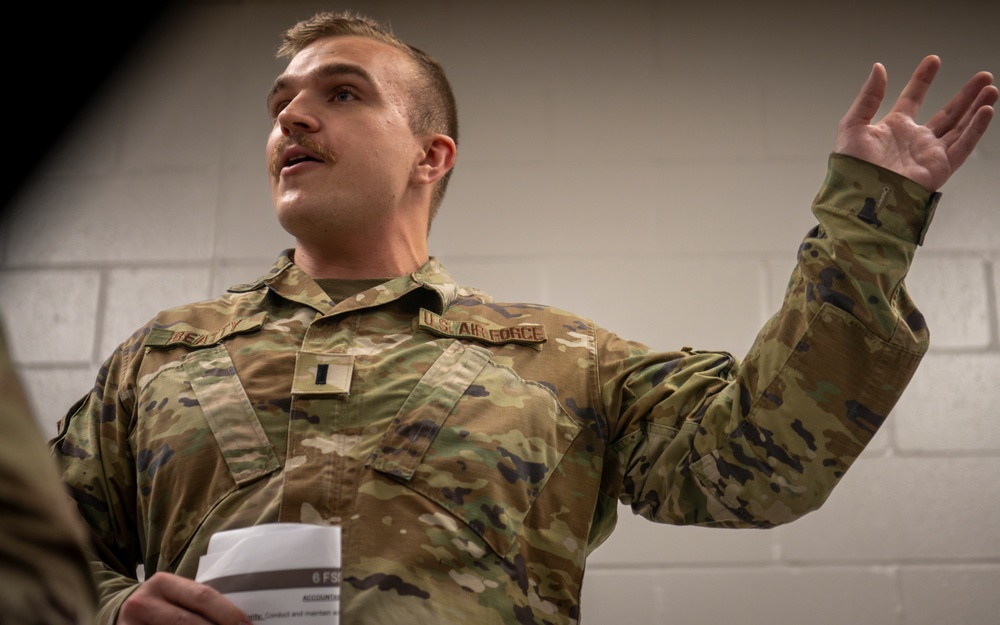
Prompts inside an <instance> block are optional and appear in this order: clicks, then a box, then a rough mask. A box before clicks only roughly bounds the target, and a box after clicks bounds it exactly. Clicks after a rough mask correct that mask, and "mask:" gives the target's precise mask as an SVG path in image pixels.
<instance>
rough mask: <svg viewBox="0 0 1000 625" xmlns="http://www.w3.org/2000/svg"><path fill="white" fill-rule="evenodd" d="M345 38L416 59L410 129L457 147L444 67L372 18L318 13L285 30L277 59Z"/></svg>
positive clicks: (442, 185)
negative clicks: (434, 135)
mask: <svg viewBox="0 0 1000 625" xmlns="http://www.w3.org/2000/svg"><path fill="white" fill-rule="evenodd" d="M345 36H355V37H367V38H368V39H374V40H375V41H380V42H382V43H385V44H388V45H390V46H392V47H394V48H398V49H399V50H402V51H403V52H405V53H406V54H407V56H409V57H410V58H411V59H413V61H414V63H416V66H417V71H418V74H419V75H420V78H421V79H420V80H419V81H418V84H415V85H412V86H411V88H410V98H411V100H412V104H413V106H412V107H411V108H412V110H410V113H409V114H410V130H412V131H413V132H414V134H427V133H440V134H444V135H448V136H449V137H451V138H452V140H453V141H454V142H455V144H456V145H457V144H458V107H457V106H456V104H455V94H454V93H452V90H451V84H450V83H449V82H448V78H447V76H445V73H444V68H443V67H441V64H440V63H438V62H437V61H436V60H434V58H432V57H431V56H430V55H429V54H427V53H426V52H424V51H423V50H420V49H418V48H415V47H413V46H411V45H410V44H408V43H406V42H404V41H403V40H402V39H400V38H398V37H396V35H394V34H392V31H391V30H390V29H389V28H388V27H386V26H384V25H383V24H381V23H379V22H377V21H376V20H373V19H371V18H370V17H366V16H364V15H360V14H358V13H354V12H352V11H344V12H342V13H329V12H323V13H317V14H316V15H313V16H312V17H310V18H309V19H307V20H302V21H301V22H299V23H298V24H296V25H295V26H292V27H291V28H289V29H288V30H286V31H285V33H284V34H283V35H282V39H281V47H279V48H278V53H277V55H276V56H278V58H281V57H286V56H287V57H291V56H295V55H296V54H298V53H299V52H301V51H302V49H303V48H305V47H307V46H308V45H310V44H312V43H313V42H315V41H317V40H319V39H323V38H325V37H345ZM451 171H452V170H449V171H448V172H447V173H446V174H445V175H444V176H443V177H442V178H441V179H440V180H439V181H438V183H437V186H436V187H435V189H434V194H433V195H432V196H431V207H430V209H431V214H430V217H431V219H432V220H433V219H434V216H435V215H436V214H437V211H438V208H440V206H441V201H442V200H443V199H444V192H445V190H446V189H447V188H448V180H449V179H450V178H451Z"/></svg>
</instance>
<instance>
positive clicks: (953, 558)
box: [0, 0, 1000, 625]
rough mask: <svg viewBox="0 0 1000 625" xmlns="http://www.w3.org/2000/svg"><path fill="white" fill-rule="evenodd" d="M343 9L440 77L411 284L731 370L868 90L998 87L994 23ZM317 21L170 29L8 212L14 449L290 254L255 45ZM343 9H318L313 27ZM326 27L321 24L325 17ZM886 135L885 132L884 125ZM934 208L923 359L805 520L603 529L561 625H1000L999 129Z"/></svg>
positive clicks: (922, 6)
mask: <svg viewBox="0 0 1000 625" xmlns="http://www.w3.org/2000/svg"><path fill="white" fill-rule="evenodd" d="M678 4H681V3H666V2H659V1H656V0H645V1H639V0H636V1H618V2H611V1H607V0H579V1H574V2H568V1H566V2H560V1H554V0H550V1H529V0H507V1H505V2H489V1H485V0H472V1H470V0H462V1H459V0H428V1H422V2H402V1H394V0H368V1H360V2H357V3H355V4H354V5H352V7H350V8H355V9H358V10H360V11H362V12H365V13H369V14H372V15H374V16H375V17H378V18H380V19H383V20H386V21H389V22H391V24H392V25H393V27H394V29H395V30H396V32H397V33H398V34H400V35H401V36H402V37H403V38H404V39H407V40H408V41H411V42H412V43H414V44H415V45H417V46H419V47H422V48H424V49H427V50H429V51H431V52H432V53H434V54H435V55H436V56H437V57H438V58H439V59H440V60H441V61H442V62H443V63H444V64H445V66H446V68H448V70H449V73H450V76H451V78H452V80H453V82H454V86H455V89H456V92H457V96H458V99H459V106H460V114H461V122H462V136H461V143H460V150H459V154H460V156H459V164H458V169H457V171H456V173H455V177H454V179H453V182H452V188H451V190H450V191H449V196H448V198H447V199H446V201H445V205H444V207H443V209H442V212H441V215H440V217H439V220H438V221H437V222H436V223H435V225H434V228H433V231H432V236H431V248H432V253H434V254H435V255H437V256H439V257H440V258H442V260H443V261H444V262H445V264H446V265H447V266H448V267H449V268H450V269H451V270H452V272H453V273H454V274H455V275H456V277H458V278H459V279H460V281H463V282H465V283H468V284H474V285H476V286H480V287H482V288H484V289H486V290H488V291H491V292H492V293H493V294H494V295H495V296H496V297H497V298H498V299H508V300H526V301H540V302H544V303H549V304H553V305H557V306H561V307H564V308H569V309H573V310H578V311H580V312H583V313H585V314H588V315H590V316H592V317H593V318H595V319H596V320H597V321H598V322H600V323H601V324H602V325H604V326H606V327H609V328H611V329H613V330H615V331H617V332H618V333H620V334H622V335H624V336H627V337H629V338H634V339H637V340H642V341H645V342H647V343H649V344H651V345H653V346H656V347H660V348H663V349H673V348H677V347H681V346H684V345H691V346H695V347H699V348H705V349H726V350H729V351H732V352H734V353H737V354H740V353H742V352H744V351H745V350H746V349H747V347H748V346H749V345H750V343H751V341H752V339H753V336H754V334H755V332H756V330H757V328H758V327H759V325H760V324H761V323H762V322H763V321H764V320H765V319H766V317H767V316H768V315H770V313H771V312H772V311H773V309H774V308H775V307H777V305H778V303H779V302H780V299H781V291H782V289H783V287H784V283H785V279H786V275H787V273H788V271H789V269H790V268H791V264H792V262H793V260H794V251H795V248H796V246H797V243H798V240H799V238H800V237H801V235H802V234H803V233H804V232H805V231H806V230H807V229H808V228H809V227H810V226H811V223H812V218H811V215H810V214H809V210H808V208H809V204H810V201H811V199H812V196H813V194H814V193H815V191H816V189H817V188H818V185H819V184H820V182H821V180H822V177H823V174H824V171H825V161H826V156H827V153H828V152H829V150H830V149H831V147H832V140H833V134H834V129H835V127H836V124H837V121H838V120H839V118H840V116H841V115H842V114H843V112H844V111H845V110H846V109H847V107H848V106H849V105H850V103H851V101H852V99H853V97H854V94H855V93H856V91H857V89H858V87H859V86H860V84H861V83H862V82H863V80H864V79H865V77H866V76H867V74H868V71H869V69H870V66H871V63H872V62H874V61H876V60H877V61H882V62H883V63H885V64H886V66H887V67H888V70H889V76H890V93H891V94H895V93H898V90H899V88H900V87H901V86H902V84H903V83H904V82H905V80H906V78H907V77H908V75H909V73H910V71H911V70H912V68H913V67H914V66H915V65H916V63H917V62H918V61H919V59H920V58H921V57H922V56H923V55H924V54H927V53H936V54H939V55H941V56H942V58H943V60H944V68H943V70H942V72H941V74H940V76H939V78H938V82H937V84H936V85H935V87H934V90H933V91H932V93H931V95H930V96H929V98H928V102H927V104H926V105H925V110H926V111H927V113H926V114H924V115H922V118H923V119H926V118H927V117H928V116H929V114H930V112H932V111H934V110H936V109H937V108H938V107H939V106H940V105H941V104H943V103H944V102H945V101H946V100H947V98H948V97H950V95H951V94H952V93H954V92H955V91H956V90H957V89H958V88H959V86H960V85H961V84H962V83H963V82H964V81H965V80H966V79H967V78H968V77H969V76H970V75H971V74H972V73H974V72H975V71H977V70H980V69H987V70H991V71H993V72H994V73H998V74H1000V43H997V39H996V36H995V28H996V24H998V23H1000V5H997V4H996V3H989V2H982V1H980V0H954V1H952V2H949V3H947V4H946V5H941V4H940V3H932V2H926V1H923V0H920V1H911V2H905V3H904V2H883V3H870V2H863V1H861V0H842V1H840V2H836V3H826V4H824V5H823V6H822V7H813V6H811V5H808V4H807V3H799V4H801V5H803V6H808V8H799V9H790V8H789V7H790V6H791V3H768V2H763V3H743V2H716V3H711V4H705V5H699V6H698V7H695V6H694V5H693V3H687V4H686V5H685V6H677V5H678ZM319 8H329V6H328V5H327V6H324V5H321V4H320V3H316V2H280V3H278V2H264V1H251V0H246V1H236V0H230V1H224V0H220V1H215V2H207V3H184V4H181V5H178V7H177V9H176V10H175V11H174V12H173V13H172V15H171V17H170V19H167V20H165V21H164V22H163V23H162V25H161V26H160V28H159V29H158V31H157V33H156V35H155V36H152V37H150V39H149V40H148V42H147V45H146V47H145V48H144V49H143V50H142V51H141V53H138V54H135V55H134V58H133V59H132V60H131V62H130V63H129V64H128V66H127V67H126V68H125V69H123V70H122V71H121V72H120V75H119V76H118V77H117V79H116V81H115V82H114V83H113V85H112V86H111V87H109V88H108V89H107V91H106V92H105V93H103V94H101V96H100V97H99V98H98V100H97V101H96V102H95V103H94V104H93V106H92V107H91V108H90V109H89V110H88V111H87V112H86V114H85V115H84V121H83V122H82V123H81V124H80V125H79V126H78V127H77V128H76V129H75V130H74V131H73V132H72V133H71V134H70V135H68V136H66V137H65V139H64V141H62V149H61V150H60V151H59V153H58V154H57V155H56V156H55V157H54V158H52V159H50V160H49V161H48V162H47V163H46V165H45V167H44V168H42V169H40V170H39V171H38V172H37V174H36V176H35V178H34V179H33V180H32V181H31V183H30V184H29V185H27V186H26V188H25V190H24V192H23V193H22V194H21V195H20V196H19V197H18V198H17V200H16V201H15V202H14V204H13V206H12V207H10V209H9V210H8V211H7V212H6V214H5V216H4V221H3V223H2V236H0V313H2V315H3V317H4V323H5V326H6V328H7V333H8V335H9V341H10V343H11V344H12V350H13V355H14V358H15V361H16V364H17V365H18V366H19V369H20V372H21V375H22V377H23V379H24V380H25V382H26V385H27V386H28V388H29V392H30V393H31V396H32V398H33V402H34V407H35V410H36V413H37V417H38V419H39V421H40V424H41V425H42V426H43V427H44V428H45V429H46V431H47V433H49V434H51V433H52V432H53V431H54V423H55V421H56V419H58V418H60V417H61V416H62V414H63V413H64V412H65V411H66V409H67V408H68V407H69V405H70V404H72V403H73V401H75V400H76V399H77V398H78V397H79V396H80V395H82V394H83V393H84V392H85V391H86V390H87V389H88V388H89V387H90V385H91V384H92V383H93V378H94V375H95V373H96V370H97V367H98V366H99V364H100V362H101V361H102V360H103V358H104V357H106V356H107V354H108V353H109V352H110V351H111V350H112V349H113V347H114V345H115V344H117V343H118V342H119V341H121V340H122V339H124V338H125V337H126V336H127V335H128V334H129V333H131V332H132V330H134V329H135V328H136V327H137V326H138V325H140V324H142V323H143V322H144V321H145V320H146V319H148V318H149V317H150V316H151V315H152V314H153V313H155V312H156V311H157V310H158V309H161V308H164V307H167V306H171V305H174V304H178V303H182V302H185V301H190V300H196V299H202V298H205V297H209V296H210V295H212V294H215V293H218V292H220V291H221V290H222V289H224V288H225V287H226V286H227V285H229V284H233V283H237V282H241V281H245V280H248V279H251V278H253V277H256V276H257V275H259V274H260V273H262V272H263V271H264V270H265V269H266V268H267V267H268V265H269V264H270V262H271V260H273V258H274V256H275V255H276V254H277V253H278V252H279V251H280V250H281V249H282V248H284V247H288V246H290V244H291V240H290V238H289V237H288V236H287V235H286V234H285V233H284V232H282V231H281V229H280V228H279V227H278V226H277V224H276V223H275V221H274V219H273V217H272V215H271V209H270V205H269V196H268V191H267V182H266V179H265V175H264V166H263V164H264V157H263V146H264V140H265V136H266V133H267V130H268V124H269V121H268V118H267V115H266V112H265V108H264V95H265V92H266V90H267V88H268V87H269V85H270V82H271V80H272V79H273V77H274V76H275V75H276V74H277V73H278V72H279V71H280V70H281V68H282V67H283V64H282V63H281V62H278V61H276V60H274V59H273V57H272V53H273V50H274V49H275V47H276V45H277V36H278V33H279V32H280V31H281V30H282V29H284V28H285V27H287V26H289V25H290V24H292V23H293V22H294V21H296V20H297V19H301V18H304V17H307V16H308V15H310V14H311V13H312V12H314V10H316V9H319ZM335 8H341V7H335ZM343 8H347V7H343ZM884 110H887V107H886V108H885V109H884ZM994 125H995V127H994V128H993V129H992V132H991V134H990V135H989V136H988V137H987V138H986V139H985V140H984V141H983V142H982V144H981V145H980V147H979V149H978V150H977V151H976V153H975V154H973V155H972V157H971V158H970V159H969V161H968V162H967V163H966V165H965V167H964V168H963V169H962V170H961V171H960V172H959V174H958V175H957V176H955V178H954V179H953V180H952V181H951V182H950V183H949V184H948V185H947V186H946V187H945V188H944V192H945V196H944V200H943V202H942V205H941V207H940V210H939V212H938V214H937V216H936V219H935V223H934V226H933V228H932V230H931V232H930V234H929V236H928V238H927V244H926V245H925V246H924V248H923V249H921V250H920V253H919V255H918V258H917V261H916V264H915V265H914V267H913V270H912V272H911V275H910V278H909V287H910V290H911V292H912V293H913V295H914V297H915V299H916V300H917V302H918V303H919V304H921V306H922V309H923V311H924V313H925V315H926V317H927V318H928V320H929V323H930V326H931V329H932V351H931V352H930V354H929V355H928V356H927V358H926V359H925V362H924V364H923V365H922V367H921V369H920V370H919V372H918V373H917V375H916V377H915V378H914V380H913V383H912V385H911V388H910V389H909V390H908V391H907V394H906V395H905V396H904V398H903V401H902V403H901V404H900V405H899V406H898V407H897V409H896V410H895V411H894V413H893V415H892V416H891V418H890V420H889V421H888V422H887V424H886V426H885V428H884V430H883V431H882V432H880V433H879V435H878V437H877V438H876V440H875V442H874V443H873V445H872V446H871V447H870V448H869V449H868V450H866V452H865V454H864V456H863V457H862V459H861V460H860V461H859V462H858V463H857V464H856V466H855V468H854V469H852V471H851V472H850V473H849V474H848V475H847V476H846V478H845V479H844V481H843V483H842V485H841V486H840V488H839V489H838V491H837V492H835V493H834V494H833V496H832V497H831V499H830V500H829V502H828V503H827V505H826V506H825V507H824V508H823V509H821V510H820V511H818V512H816V513H814V514H812V515H810V516H808V517H806V518H805V519H803V520H801V521H799V522H797V523H794V524H792V525H789V526H787V527H784V528H779V529H776V530H771V531H722V530H708V529H699V528H671V527H662V526H655V525H653V524H651V523H648V522H646V521H643V520H639V519H636V518H634V517H632V515H631V514H630V513H629V512H628V511H627V510H625V509H623V510H622V518H621V521H620V527H619V531H618V532H617V533H616V534H615V535H614V536H613V537H612V538H611V539H610V540H609V541H608V542H607V543H606V544H605V545H604V546H602V547H601V548H600V549H599V550H598V551H597V552H596V553H595V554H594V555H593V556H592V558H591V560H590V564H589V568H588V574H587V580H586V587H585V594H584V609H583V618H584V622H586V623H591V624H600V623H615V622H624V621H627V622H630V623H636V624H645V623H650V624H651V623H686V624H698V623H718V622H732V621H736V620H739V622H742V623H765V622H777V623H792V622H811V623H823V624H826V623H829V624H840V623H872V624H873V625H874V624H879V625H883V624H892V625H924V624H926V625H931V624H934V625H939V624H970V625H988V624H992V623H996V622H997V618H998V616H997V615H998V614H1000V593H998V592H997V589H998V588H1000V514H998V513H1000V479H997V476H1000V335H998V328H1000V317H998V308H1000V301H998V294H1000V206H998V200H997V198H998V197H1000V175H998V174H1000V122H998V123H996V124H994Z"/></svg>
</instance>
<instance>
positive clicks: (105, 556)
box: [52, 331, 145, 623]
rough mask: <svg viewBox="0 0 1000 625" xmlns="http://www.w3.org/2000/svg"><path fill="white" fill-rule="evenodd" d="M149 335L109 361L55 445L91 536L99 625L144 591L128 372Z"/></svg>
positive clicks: (131, 383)
mask: <svg viewBox="0 0 1000 625" xmlns="http://www.w3.org/2000/svg"><path fill="white" fill-rule="evenodd" d="M144 336H145V333H144V332H143V331H140V332H137V333H136V335H133V336H132V337H131V338H130V339H129V340H128V341H126V342H125V343H123V344H122V345H121V346H120V347H119V348H118V349H117V350H116V351H115V353H114V354H112V356H111V357H110V358H108V360H107V361H106V362H105V363H104V365H103V366H102V367H101V369H100V372H99V373H98V376H97V381H96V383H95V385H94V388H93V390H92V391H91V392H90V393H89V394H88V395H87V396H86V397H84V398H83V399H82V400H81V401H80V402H79V403H78V404H77V405H76V406H74V408H72V409H71V410H70V413H69V415H68V416H67V417H66V418H65V419H64V420H63V422H62V424H61V428H60V434H59V436H58V437H56V439H54V440H53V441H52V446H53V452H54V453H55V455H56V458H57V459H58V460H59V462H60V465H61V468H62V472H63V479H64V481H65V482H66V484H67V487H68V489H69V492H70V495H71V496H72V497H73V499H74V500H75V501H76V505H77V509H78V510H79V512H80V515H81V516H82V517H83V520H84V522H85V523H86V525H87V526H88V527H89V528H90V530H91V537H92V547H91V553H90V561H91V562H90V567H91V573H92V575H93V578H94V580H95V581H96V583H97V590H98V606H97V607H98V618H97V622H98V623H114V621H115V619H116V617H117V612H118V608H119V606H120V605H121V602H122V601H124V600H125V598H126V597H127V596H128V595H129V593H131V592H132V591H133V590H134V589H135V588H137V587H138V585H139V582H138V581H137V580H136V567H137V565H138V564H139V563H140V561H141V542H140V541H141V538H140V535H141V530H140V528H139V526H138V525H137V523H136V518H135V511H136V507H137V502H136V476H135V460H134V458H132V457H131V452H130V449H131V446H130V445H129V436H130V431H131V428H132V420H133V414H134V401H133V400H134V393H135V391H134V388H135V387H134V381H133V380H131V379H130V374H129V372H130V370H131V364H132V361H133V358H132V356H133V355H134V353H135V352H136V351H138V350H141V349H142V342H143V338H144Z"/></svg>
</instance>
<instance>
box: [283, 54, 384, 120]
mask: <svg viewBox="0 0 1000 625" xmlns="http://www.w3.org/2000/svg"><path fill="white" fill-rule="evenodd" d="M343 75H350V76H357V77H358V78H361V79H362V80H364V81H365V82H367V83H369V84H375V81H374V80H372V75H371V74H369V73H368V70H366V69H365V68H363V67H361V66H360V65H355V64H353V63H328V64H326V65H321V66H319V67H317V68H316V69H314V70H312V71H310V72H309V73H308V74H306V76H307V77H315V78H329V77H331V76H343ZM293 80H294V79H293V78H292V77H291V76H289V75H287V74H281V75H280V76H278V77H277V78H275V79H274V84H273V85H271V90H270V91H268V92H267V106H268V109H270V108H271V103H272V100H273V99H274V96H275V94H277V93H278V92H279V91H281V90H282V89H286V88H287V87H288V85H289V84H291V82H292V81H293Z"/></svg>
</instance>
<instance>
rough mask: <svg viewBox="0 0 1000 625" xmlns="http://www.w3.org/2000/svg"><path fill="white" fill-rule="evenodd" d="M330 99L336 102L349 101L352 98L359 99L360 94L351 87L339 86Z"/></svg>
mask: <svg viewBox="0 0 1000 625" xmlns="http://www.w3.org/2000/svg"><path fill="white" fill-rule="evenodd" d="M330 99H331V100H333V101H334V102H349V101H351V100H357V99H358V96H357V94H355V93H354V91H353V90H352V89H351V88H350V87H337V88H336V89H334V90H333V94H332V95H331V96H330Z"/></svg>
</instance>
